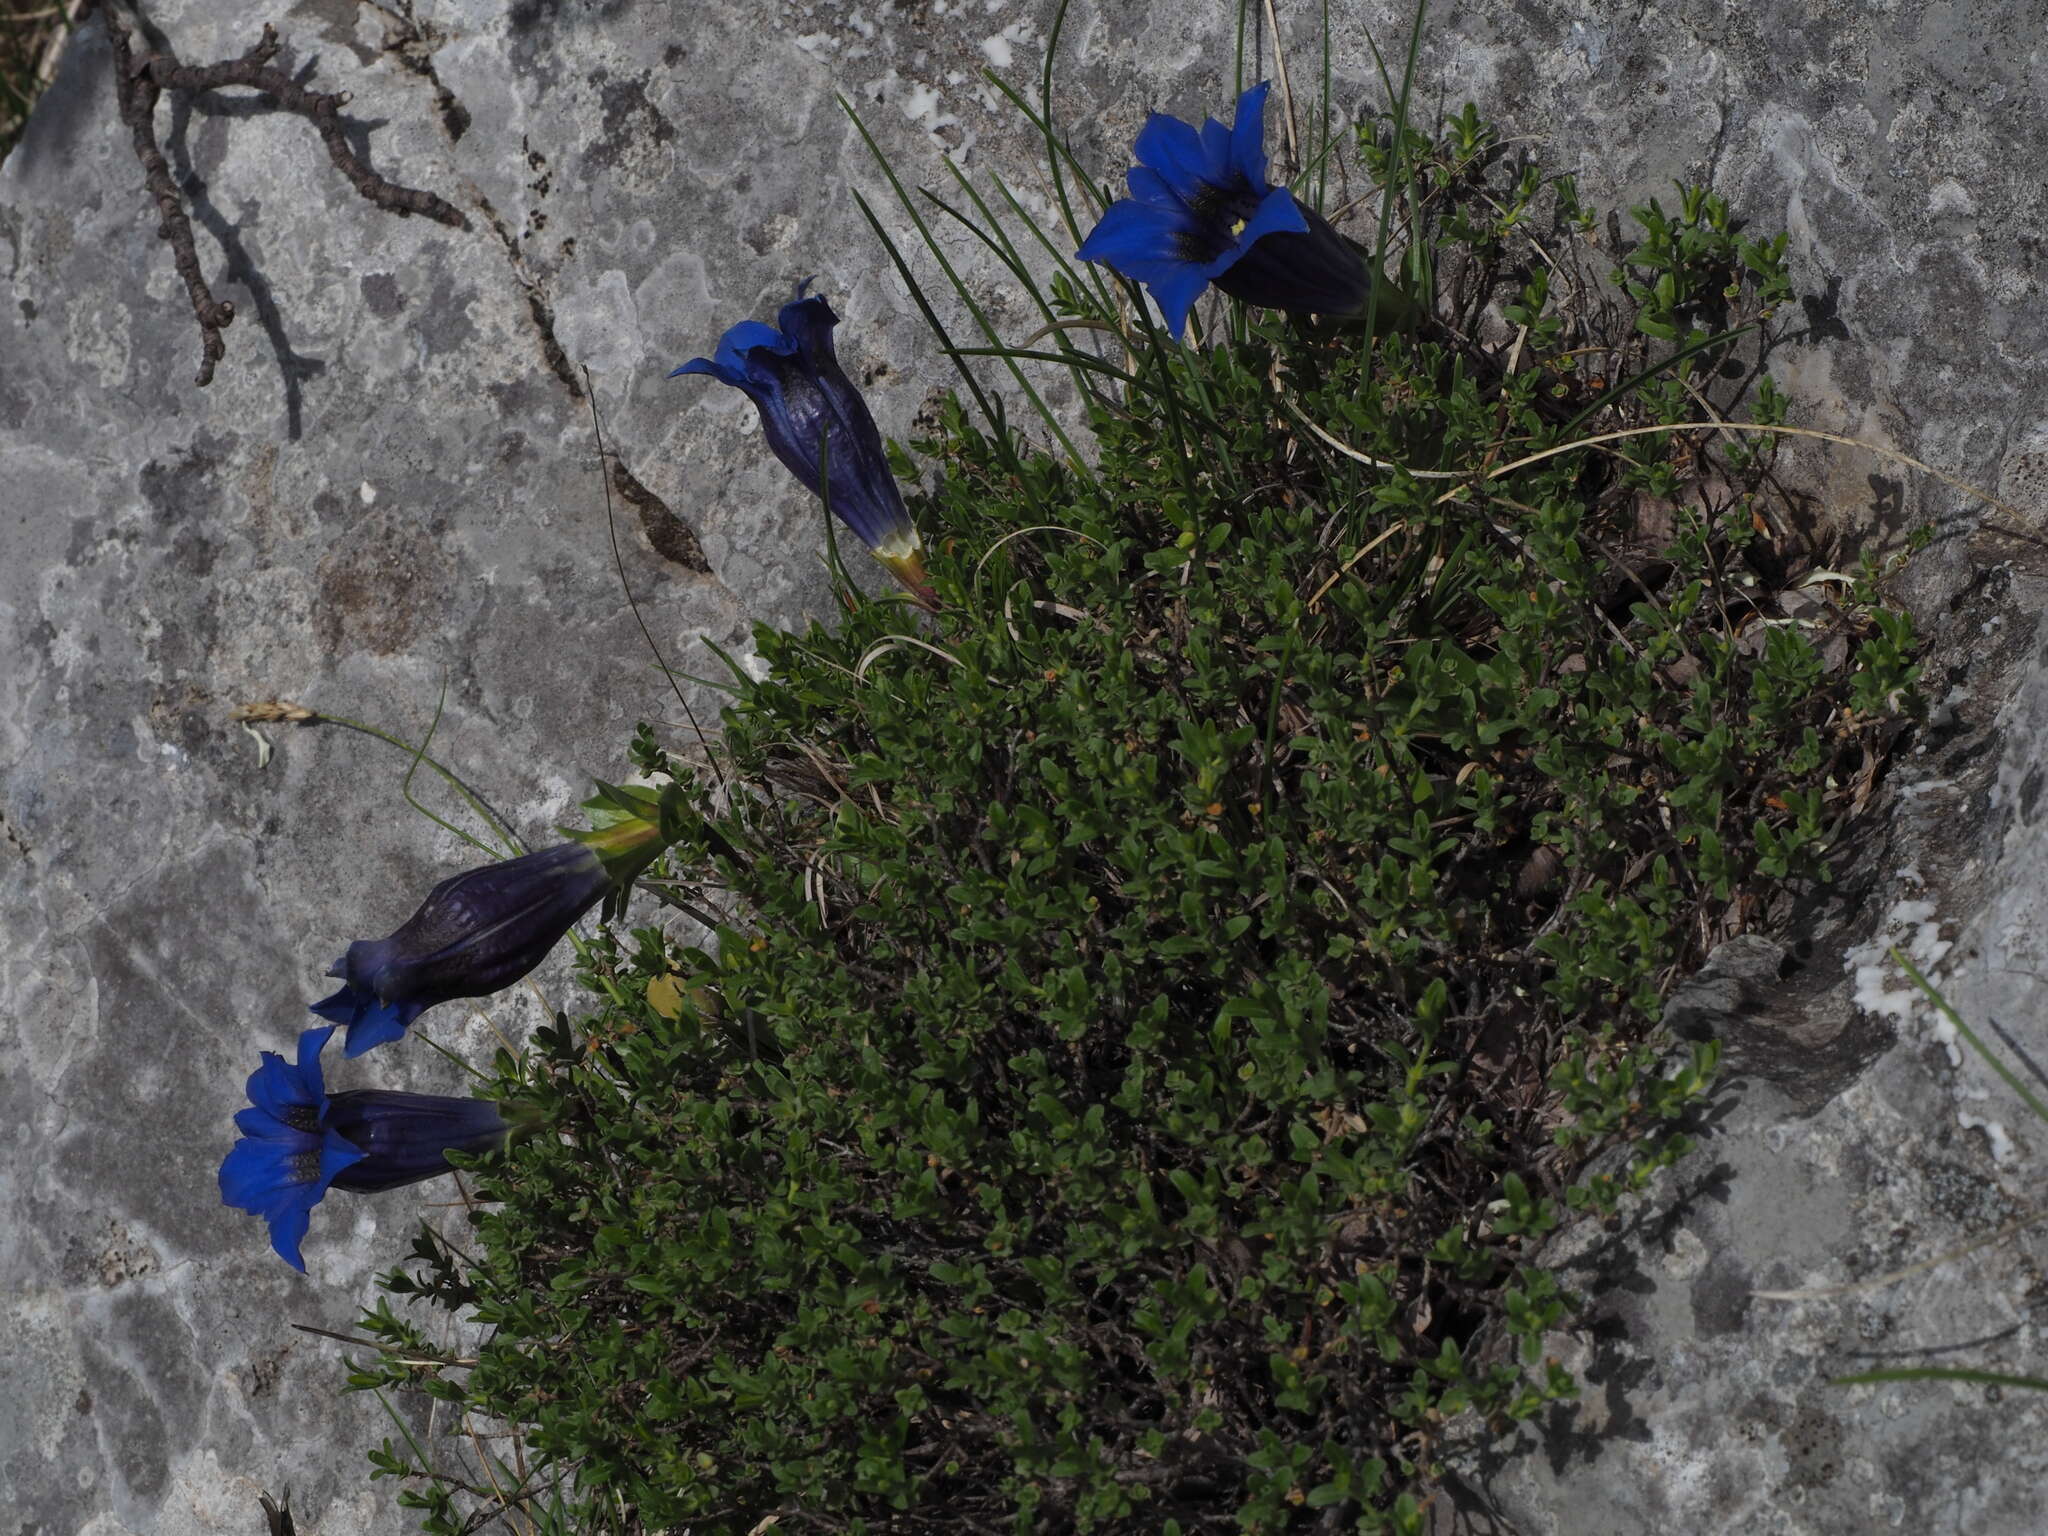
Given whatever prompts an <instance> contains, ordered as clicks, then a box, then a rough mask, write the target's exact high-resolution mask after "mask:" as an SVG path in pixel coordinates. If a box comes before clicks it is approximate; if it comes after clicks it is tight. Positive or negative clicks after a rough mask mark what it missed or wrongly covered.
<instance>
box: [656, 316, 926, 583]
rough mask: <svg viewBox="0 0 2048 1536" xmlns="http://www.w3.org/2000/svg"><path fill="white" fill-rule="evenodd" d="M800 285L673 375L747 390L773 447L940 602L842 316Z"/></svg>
mask: <svg viewBox="0 0 2048 1536" xmlns="http://www.w3.org/2000/svg"><path fill="white" fill-rule="evenodd" d="M804 286H806V285H799V286H798V288H797V297H796V298H795V299H794V300H793V301H792V302H790V303H788V304H785V305H783V306H782V310H781V312H780V313H779V314H778V315H777V316H776V323H775V324H774V325H767V324H765V323H763V322H762V321H759V320H742V321H741V322H740V323H739V324H738V325H735V326H734V327H733V328H732V329H731V330H729V331H727V332H726V333H725V335H724V336H723V337H721V338H720V339H719V343H718V349H717V352H716V353H715V354H714V355H713V356H711V357H693V358H691V359H690V361H688V362H687V363H685V364H683V365H682V367H680V368H678V369H676V370H675V371H674V372H672V373H671V374H669V377H670V378H672V379H673V378H675V377H677V376H678V375H679V374H685V373H704V374H709V375H710V376H711V377H712V378H714V379H718V380H720V381H721V382H723V383H726V384H730V385H732V386H733V387H734V388H735V389H738V390H742V391H744V392H745V394H746V396H747V398H748V399H749V400H751V401H753V402H754V408H755V409H756V410H757V411H759V412H760V415H761V430H762V433H763V434H764V435H765V436H766V437H767V439H768V447H769V449H770V451H771V452H773V453H774V455H775V457H776V458H778V459H780V460H781V461H782V462H783V465H784V466H785V467H786V468H787V469H788V470H789V472H790V473H791V474H793V475H795V476H796V477H797V479H798V480H799V481H801V482H802V483H803V485H804V488H805V489H807V490H808V491H810V493H811V494H812V495H814V496H822V497H824V498H825V500H826V501H827V502H828V503H829V505H830V506H831V508H832V512H833V514H834V515H835V516H837V517H838V518H839V520H840V521H841V522H843V523H845V524H846V526H847V527H848V528H850V529H852V530H853V532H854V533H855V534H856V535H857V536H858V537H859V538H860V541H861V542H862V543H863V544H865V545H867V547H868V548H869V549H871V550H872V551H874V555H875V558H876V559H877V560H879V561H881V562H882V564H883V565H885V566H887V567H888V568H889V570H890V571H891V572H893V573H894V574H895V576H896V578H897V579H898V580H899V581H901V582H902V583H903V585H904V586H905V587H906V588H908V589H909V591H910V594H911V596H912V597H913V598H915V599H916V600H917V601H918V602H919V603H920V604H921V605H923V606H924V607H926V608H936V607H937V606H938V599H937V598H936V597H935V596H934V595H933V593H932V589H931V585H930V583H929V581H928V580H927V578H926V576H925V570H924V552H923V546H922V544H921V543H920V542H919V540H918V536H917V529H916V527H915V526H914V525H913V524H912V523H911V521H910V513H909V512H908V511H907V510H905V508H904V505H903V493H902V492H901V491H900V490H898V489H897V486H896V476H895V475H894V474H893V473H892V472H891V471H890V468H889V457H888V454H887V453H886V452H885V451H884V450H883V447H882V434H881V430H880V429H879V428H878V427H876V425H875V418H874V417H873V415H871V414H870V413H869V411H868V406H867V402H866V401H865V400H863V399H862V398H861V394H860V391H859V390H857V389H855V388H854V387H853V381H852V380H851V379H849V378H847V376H846V372H845V370H844V369H842V368H841V367H840V366H839V359H838V357H837V355H836V354H835V353H834V352H833V350H832V327H834V326H835V325H837V324H838V323H839V317H838V316H837V315H835V314H833V313H832V306H831V305H829V304H827V303H826V302H825V301H824V299H823V298H821V297H819V296H817V295H815V294H814V295H812V296H811V297H810V298H805V297H804V293H803V290H804Z"/></svg>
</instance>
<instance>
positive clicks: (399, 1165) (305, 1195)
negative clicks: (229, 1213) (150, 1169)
mask: <svg viewBox="0 0 2048 1536" xmlns="http://www.w3.org/2000/svg"><path fill="white" fill-rule="evenodd" d="M333 1033H334V1026H333V1025H331V1024H330V1025H326V1026H324V1027H320V1028H314V1029H308V1030H306V1031H304V1032H303V1033H301V1034H300V1036H299V1059H298V1063H297V1065H293V1064H292V1063H290V1062H287V1061H286V1060H285V1059H284V1058H283V1057H282V1056H280V1055H278V1054H277V1053H276V1052H275V1051H265V1052H264V1053H263V1065H262V1066H260V1067H258V1068H257V1069H256V1070H255V1071H254V1072H253V1073H251V1074H250V1075H249V1090H248V1091H249V1108H247V1109H244V1110H241V1111H240V1112H238V1113H237V1114H236V1116H235V1125H236V1127H237V1128H238V1129H239V1130H240V1131H241V1133H242V1135H241V1137H240V1139H239V1140H237V1141H236V1142H235V1144H234V1146H233V1147H231V1148H230V1149H229V1151H228V1155H227V1157H226V1159H225V1160H223V1161H222V1163H221V1165H220V1198H221V1203H222V1204H224V1205H232V1206H235V1207H237V1208H238V1209H240V1210H245V1211H250V1212H252V1213H254V1214H255V1215H258V1216H261V1217H263V1219H264V1220H265V1221H267V1222H269V1223H270V1245H271V1247H273V1248H275V1249H276V1250H277V1253H278V1256H279V1257H280V1258H282V1259H283V1260H284V1261H285V1262H286V1263H287V1264H290V1265H291V1266H292V1267H293V1268H294V1269H297V1270H301V1271H303V1270H304V1269H305V1267H306V1261H305V1259H304V1258H303V1257H301V1255H300V1252H299V1245H300V1244H301V1243H303V1242H304V1241H305V1239H306V1229H307V1227H308V1226H309V1225H310V1224H311V1221H312V1213H313V1207H314V1206H316V1205H318V1204H319V1203H320V1198H321V1196H323V1195H325V1194H326V1193H327V1191H328V1189H329V1187H332V1188H335V1189H347V1190H356V1191H365V1192H375V1191H377V1190H383V1189H397V1188H399V1187H400V1186H401V1185H405V1184H416V1183H418V1182H419V1181H420V1180H421V1179H431V1178H433V1177H434V1176H435V1175H437V1174H443V1173H448V1172H450V1171H451V1170H450V1168H449V1165H448V1154H449V1153H450V1152H485V1151H489V1150H490V1149H491V1148H493V1147H496V1146H498V1145H500V1144H501V1143H502V1142H503V1141H504V1139H505V1135H506V1132H507V1131H508V1130H509V1129H510V1127H509V1126H508V1125H507V1124H506V1122H505V1120H504V1117H503V1116H501V1115H500V1114H499V1112H498V1106H497V1105H495V1104H493V1103H491V1102H490V1101H489V1100H487V1099H459V1098H449V1097H444V1096H442V1095H439V1094H427V1093H397V1092H386V1091H383V1090H380V1089H374V1088H363V1089H354V1090H351V1091H349V1092H346V1093H336V1094H329V1093H328V1092H327V1091H326V1085H325V1083H324V1082H323V1081H322V1079H321V1074H320V1053H321V1051H323V1050H324V1049H326V1046H327V1040H328V1037H329V1036H331V1035H332V1034H333Z"/></svg>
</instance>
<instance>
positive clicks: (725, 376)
mask: <svg viewBox="0 0 2048 1536" xmlns="http://www.w3.org/2000/svg"><path fill="white" fill-rule="evenodd" d="M686 373H708V374H710V375H711V377H712V378H714V379H717V380H718V381H719V382H721V383H724V384H735V385H736V384H738V383H739V382H740V377H741V376H740V375H739V374H737V373H735V372H734V371H733V370H732V369H730V368H728V367H726V365H725V364H723V363H721V362H718V361H716V360H714V359H712V358H708V357H693V358H691V359H690V360H689V361H688V362H687V363H685V364H683V366H682V367H680V368H672V369H670V370H669V375H668V376H669V377H670V378H672V379H674V378H680V377H681V376H682V375H684V374H686Z"/></svg>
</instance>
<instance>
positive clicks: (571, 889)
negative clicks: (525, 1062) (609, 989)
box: [313, 842, 613, 1056]
mask: <svg viewBox="0 0 2048 1536" xmlns="http://www.w3.org/2000/svg"><path fill="white" fill-rule="evenodd" d="M612 881H613V874H612V872H611V871H610V870H609V869H607V867H606V863H605V860H604V858H603V857H602V856H601V855H600V853H599V852H598V851H597V850H596V849H593V848H591V847H587V846H585V845H584V844H583V843H580V842H574V843H560V844H557V845H556V846H554V847H552V848H543V849H541V850H540V851H539V852H538V853H529V854H526V855H524V856H522V857H520V858H516V859H507V860H505V861H504V862H503V863H500V864H486V865H484V866H483V867H482V868H481V869H471V870H465V871H464V872H463V873H462V874H459V875H455V876H452V877H450V878H449V879H446V880H443V881H442V882H441V883H440V884H439V885H437V886H435V887H434V888H433V890H431V891H429V892H428V893H427V899H426V900H425V901H424V902H422V903H421V904H420V909H419V911H417V912H415V913H414V914H413V915H412V916H411V917H410V918H408V919H407V920H406V922H405V923H404V924H403V926H401V927H400V928H399V929H398V930H397V931H396V932H395V933H393V934H391V935H390V936H389V937H388V938H382V939H358V940H356V941H355V942H354V943H353V944H351V945H349V947H348V953H346V954H345V955H343V956H342V957H341V958H340V959H339V960H337V961H335V962H334V964H333V965H332V966H330V967H329V968H328V971H327V974H328V975H330V976H339V977H341V978H342V980H343V986H342V988H341V990H340V991H338V992H336V993H334V994H333V995H332V996H330V997H325V998H322V999H321V1000H320V1001H319V1002H317V1003H315V1004H313V1012H315V1013H316V1014H318V1015H320V1017H321V1018H323V1019H331V1020H332V1021H333V1022H335V1023H336V1024H345V1025H347V1026H348V1054H349V1055H351V1056H360V1055H362V1054H363V1052H365V1051H367V1050H369V1049H370V1048H371V1047H372V1046H377V1045H382V1044H383V1043H384V1042H385V1041H387V1040H396V1039H398V1038H399V1036H401V1035H403V1034H404V1033H405V1032H406V1030H407V1029H408V1028H410V1027H411V1025H412V1021H413V1020H414V1019H416V1018H418V1017H419V1016H420V1015H421V1014H422V1013H424V1012H426V1010H427V1009H429V1008H431V1007H433V1006H434V1005H435V1004H436V1003H445V1002H447V1001H448V1000H449V999H451V998H457V997H488V996H490V994H491V993H493V992H497V991H500V990H502V989H503V988H505V987H509V986H511V985H512V983H513V982H515V981H517V980H518V979H519V978H520V977H522V976H524V975H525V974H526V973H527V972H528V971H530V970H532V969H533V968H534V967H535V966H536V965H539V964H540V963H541V961H542V960H544V959H546V958H547V953H548V951H549V950H551V949H553V948H554V947H555V945H556V944H557V943H559V942H560V941H561V938H562V935H564V934H565V933H567V932H568V931H569V930H570V929H571V928H573V927H574V926H575V925H576V920H577V919H578V918H580V917H581V916H583V914H584V913H586V912H588V911H589V910H590V909H591V908H592V907H593V906H595V905H596V904H597V902H598V901H599V899H600V898H601V897H603V895H604V894H605V892H606V891H607V890H608V889H610V888H611V885H612Z"/></svg>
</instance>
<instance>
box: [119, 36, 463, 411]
mask: <svg viewBox="0 0 2048 1536" xmlns="http://www.w3.org/2000/svg"><path fill="white" fill-rule="evenodd" d="M99 9H100V14H101V16H102V17H103V19H104V20H105V22H106V28H107V41H108V44H109V45H110V46H111V48H112V49H113V54H114V96H115V100H116V102H117V104H118V105H119V108H120V112H121V121H122V122H123V123H125V124H126V125H127V127H128V133H129V137H130V139H131V140H132V141H133V143H134V146H135V156H136V158H137V159H138V160H140V161H141V162H142V171H143V176H144V178H145V181H146V183H147V185H148V188H149V194H150V197H151V198H152V199H153V200H154V201H155V203H156V207H157V212H158V214H159V216H160V219H161V222H160V223H159V224H158V225H157V235H158V237H159V238H160V239H164V240H168V241H169V242H170V243H171V256H172V260H173V261H174V263H175V264H176V266H177V269H178V276H179V277H180V278H181V279H182V280H183V281H184V284H185V292H186V295H187V296H188V297H189V298H190V299H191V301H192V314H193V318H195V319H196V320H197V321H198V322H199V335H200V343H201V357H200V363H199V374H198V377H197V378H196V379H195V380H194V381H193V382H194V383H196V384H198V385H199V386H200V387H201V388H202V389H203V388H205V387H206V386H207V385H208V384H211V383H212V382H213V370H214V365H215V364H216V363H218V362H219V361H220V359H221V358H222V356H223V355H225V353H226V351H227V344H226V342H225V341H224V340H223V339H222V336H221V332H222V331H224V330H225V329H226V328H227V327H228V326H229V325H231V324H232V323H233V322H234V318H235V306H234V305H233V304H231V303H229V302H228V301H227V300H225V299H216V298H215V297H214V296H213V291H212V289H210V288H209V287H208V286H207V283H206V275H205V273H204V272H203V271H202V270H201V269H200V264H199V253H198V250H197V248H196V247H195V245H194V243H193V238H192V221H191V219H190V218H189V217H188V216H187V215H186V212H185V197H184V193H183V192H182V191H181V189H180V188H179V186H178V183H177V181H176V179H175V178H174V177H173V176H172V175H171V167H170V163H169V162H168V161H167V160H166V159H165V158H164V153H163V150H162V148H161V147H159V145H158V144H157V137H156V104H157V101H158V98H159V97H161V96H162V95H163V93H164V92H166V91H171V92H183V93H185V94H187V95H191V96H197V95H199V94H201V93H203V92H206V91H218V90H221V89H223V88H224V87H227V86H245V87H247V88H248V89H250V90H253V91H257V92H260V93H261V94H262V95H263V96H265V97H268V98H269V99H270V100H271V101H273V102H275V103H276V104H277V106H278V108H279V109H281V110H283V111H286V112H290V113H292V114H294V115H295V116H298V117H303V118H304V119H306V121H307V122H309V123H311V124H312V125H313V129H314V131H315V132H317V133H318V134H319V135H320V142H321V143H322V144H324V145H326V146H327V157H328V158H329V159H330V160H332V161H333V162H334V165H335V169H337V170H339V171H340V172H341V174H342V175H343V176H345V177H347V178H348V182H349V185H350V186H352V187H354V188H355V189H356V191H357V192H358V193H359V194H361V195H362V196H363V197H365V198H367V199H368V200H369V201H370V202H372V203H374V204H376V205H377V206H378V207H379V208H383V209H386V210H387V211H389V212H391V213H396V214H399V215H401V216H404V215H408V214H415V213H417V214H421V215H423V216H424V217H426V218H430V219H434V220H437V221H438V222H440V223H442V224H447V225H450V226H452V227H454V228H456V229H467V228H469V220H468V219H467V218H466V217H464V215H463V214H462V212H461V210H459V209H457V208H456V207H455V206H454V205H453V204H451V203H448V202H447V201H445V200H444V199H442V198H439V197H437V196H435V195H434V194H433V193H432V192H427V191H423V190H421V189H419V188H416V187H402V186H400V185H398V183H396V182H394V181H390V180H388V179H386V178H385V177H383V176H380V175H378V174H377V172H376V171H374V170H372V169H371V168H370V167H369V166H368V165H366V164H364V163H363V161H362V159H361V157H360V156H358V155H357V154H356V152H355V150H354V148H353V147H351V145H350V144H349V142H348V136H347V134H346V133H345V132H344V131H343V129H342V125H341V110H342V108H343V107H346V106H347V105H348V103H349V95H348V93H347V92H346V91H312V90H308V89H307V88H306V87H305V86H303V85H301V84H300V83H299V82H298V81H296V80H294V79H293V78H292V77H291V76H290V75H288V74H286V73H285V72H284V71H283V70H281V69H279V68H277V67H276V66H275V65H274V64H273V63H272V62H271V61H272V60H273V59H274V58H275V57H276V56H277V52H278V48H279V47H280V44H279V42H278V37H277V29H276V28H275V27H273V26H271V25H270V24H269V23H268V22H266V23H265V24H264V27H263V36H262V37H261V39H259V40H258V41H257V43H256V44H255V46H253V47H251V48H250V49H249V50H248V51H247V52H246V53H244V54H242V55H241V57H239V58H234V59H225V60H222V61H221V62H220V63H217V64H184V63H180V62H179V60H178V58H177V56H176V55H175V54H173V53H172V52H170V50H169V49H168V48H150V49H149V50H148V51H147V52H143V53H140V54H138V53H137V52H136V51H135V48H134V45H133V43H132V42H131V40H130V36H129V32H128V29H127V28H126V27H125V26H123V25H122V24H121V21H120V19H119V18H118V17H117V16H116V15H115V14H114V10H113V7H112V6H110V5H105V4H102V5H101V6H100V8H99Z"/></svg>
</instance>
